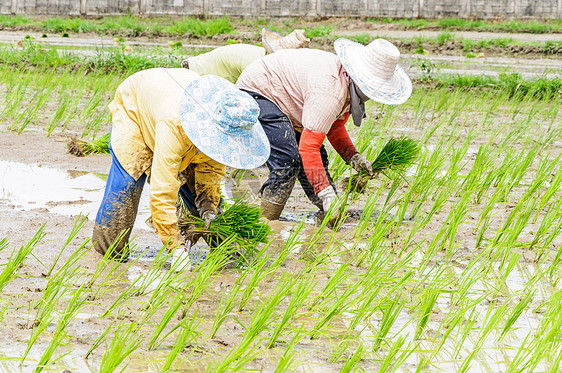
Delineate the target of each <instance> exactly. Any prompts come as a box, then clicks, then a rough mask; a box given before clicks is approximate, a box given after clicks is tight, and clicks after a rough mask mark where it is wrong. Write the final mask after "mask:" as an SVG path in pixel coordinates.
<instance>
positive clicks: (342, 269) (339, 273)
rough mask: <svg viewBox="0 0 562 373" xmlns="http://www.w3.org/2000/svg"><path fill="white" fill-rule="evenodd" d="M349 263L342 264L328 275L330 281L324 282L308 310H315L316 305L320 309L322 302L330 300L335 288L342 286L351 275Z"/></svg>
mask: <svg viewBox="0 0 562 373" xmlns="http://www.w3.org/2000/svg"><path fill="white" fill-rule="evenodd" d="M350 267H351V263H349V262H347V263H342V264H341V265H340V266H338V269H337V270H336V272H334V273H330V280H329V281H328V282H326V285H324V288H323V289H322V291H320V293H319V294H318V295H317V296H316V297H314V299H313V300H312V303H311V304H310V307H309V309H311V310H312V309H315V307H316V306H317V305H319V306H320V307H321V305H322V303H321V302H323V301H324V300H330V299H331V298H332V297H333V294H334V293H335V292H336V290H337V287H338V286H339V285H341V284H343V283H344V282H345V281H346V280H347V279H348V278H349V277H350V276H351V275H352V274H353V270H352V269H351V268H350Z"/></svg>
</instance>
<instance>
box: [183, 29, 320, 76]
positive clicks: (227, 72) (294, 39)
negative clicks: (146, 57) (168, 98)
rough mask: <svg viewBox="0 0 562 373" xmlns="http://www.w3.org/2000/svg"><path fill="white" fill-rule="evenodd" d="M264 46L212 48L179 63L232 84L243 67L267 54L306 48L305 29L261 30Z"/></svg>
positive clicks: (239, 45) (232, 45) (307, 41)
mask: <svg viewBox="0 0 562 373" xmlns="http://www.w3.org/2000/svg"><path fill="white" fill-rule="evenodd" d="M262 43H263V47H259V46H257V45H250V44H230V45H225V46H222V47H218V48H215V49H213V50H212V51H210V52H207V53H203V54H200V55H198V56H195V57H189V58H187V59H185V60H183V61H182V64H181V66H182V67H183V68H185V69H190V70H192V71H195V72H196V73H198V74H200V75H217V76H220V77H221V78H224V79H226V80H228V81H230V82H232V83H236V80H238V77H239V76H240V74H241V73H242V71H244V69H245V68H246V66H248V65H249V64H251V63H252V62H254V61H255V60H257V59H258V58H261V57H263V56H265V55H266V53H273V52H275V51H278V50H281V49H296V48H307V47H308V44H309V43H310V39H308V38H307V37H306V34H305V31H304V30H294V31H293V32H291V33H290V34H289V35H287V36H283V35H281V34H279V33H277V32H274V31H271V30H268V29H265V28H264V29H262Z"/></svg>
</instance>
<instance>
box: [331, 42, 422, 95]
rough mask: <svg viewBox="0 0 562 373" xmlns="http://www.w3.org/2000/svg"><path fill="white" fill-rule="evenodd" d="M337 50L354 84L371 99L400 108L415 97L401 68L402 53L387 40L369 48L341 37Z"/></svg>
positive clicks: (336, 45)
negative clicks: (411, 96) (411, 97)
mask: <svg viewBox="0 0 562 373" xmlns="http://www.w3.org/2000/svg"><path fill="white" fill-rule="evenodd" d="M334 49H335V50H336V53H337V55H338V57H339V58H340V61H341V63H342V65H343V67H344V68H345V71H346V72H347V73H348V74H349V76H350V77H351V79H352V80H353V82H354V83H355V84H356V85H357V86H358V87H359V89H361V91H362V92H363V93H364V94H365V95H366V96H367V97H369V98H370V99H371V100H373V101H376V102H380V103H381V104H387V105H400V104H403V103H404V102H406V100H407V99H408V98H409V97H410V95H411V94H412V81H411V80H410V78H409V77H408V75H407V74H406V72H405V71H404V70H403V69H402V68H401V67H400V65H398V61H399V60H400V51H399V50H398V48H396V46H394V44H392V43H391V42H389V41H387V40H384V39H376V40H373V41H372V42H371V43H369V45H363V44H359V43H356V42H354V41H351V40H348V39H344V38H340V39H338V40H336V41H335V43H334Z"/></svg>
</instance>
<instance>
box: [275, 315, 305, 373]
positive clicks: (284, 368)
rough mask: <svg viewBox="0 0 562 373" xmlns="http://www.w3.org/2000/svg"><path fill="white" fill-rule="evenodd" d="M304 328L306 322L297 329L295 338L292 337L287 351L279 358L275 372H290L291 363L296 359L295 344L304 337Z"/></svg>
mask: <svg viewBox="0 0 562 373" xmlns="http://www.w3.org/2000/svg"><path fill="white" fill-rule="evenodd" d="M303 328H304V323H303V324H301V326H300V328H299V329H298V330H297V332H296V334H295V335H294V337H293V339H291V342H289V344H288V345H287V348H286V349H285V352H284V353H283V355H282V356H281V358H280V359H279V362H278V363H277V366H276V367H275V371H274V373H285V372H288V371H289V369H290V368H291V364H292V362H293V360H294V356H295V352H296V350H295V346H296V345H297V343H299V341H300V340H301V339H302V330H303Z"/></svg>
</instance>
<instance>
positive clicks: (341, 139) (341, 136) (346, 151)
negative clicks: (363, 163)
mask: <svg viewBox="0 0 562 373" xmlns="http://www.w3.org/2000/svg"><path fill="white" fill-rule="evenodd" d="M348 119H349V113H345V114H344V115H343V117H341V118H340V119H338V120H336V121H335V122H334V124H332V127H331V128H330V131H328V141H330V144H332V146H333V147H334V149H335V150H336V151H337V152H338V154H339V155H340V157H342V159H343V160H344V161H345V162H346V163H349V162H350V160H351V158H352V157H353V156H354V155H355V154H357V153H358V151H357V149H355V146H354V145H353V142H352V141H351V138H350V137H349V133H347V129H346V128H345V124H346V123H347V120H348Z"/></svg>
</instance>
